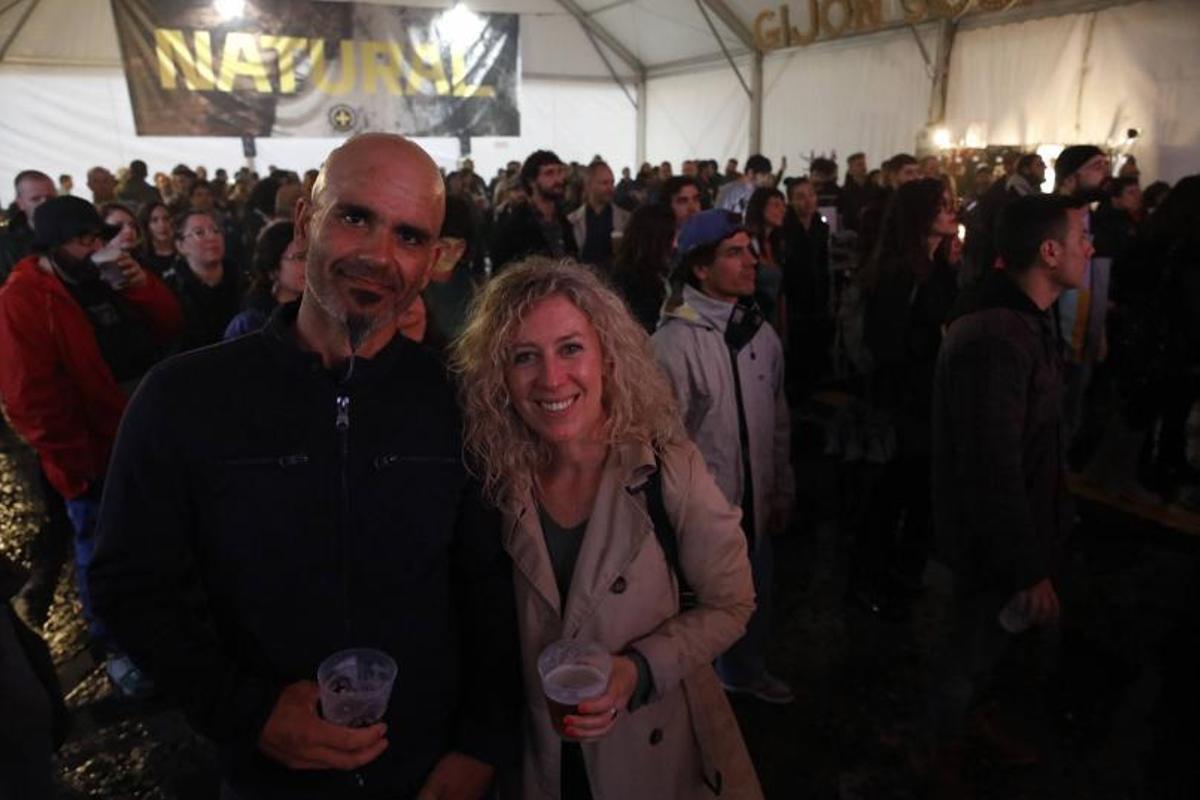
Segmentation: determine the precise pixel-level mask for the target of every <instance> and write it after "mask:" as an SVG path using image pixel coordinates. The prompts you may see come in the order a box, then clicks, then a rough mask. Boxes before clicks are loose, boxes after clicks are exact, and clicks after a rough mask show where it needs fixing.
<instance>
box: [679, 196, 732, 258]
mask: <svg viewBox="0 0 1200 800" xmlns="http://www.w3.org/2000/svg"><path fill="white" fill-rule="evenodd" d="M745 229H746V228H745V226H744V225H743V224H742V217H741V215H739V214H737V213H736V212H733V211H728V210H726V209H723V208H710V209H709V210H708V211H701V212H700V213H699V214H694V215H693V216H691V217H689V218H688V221H687V222H685V223H683V229H682V230H680V231H679V238H678V239H677V240H676V242H675V249H676V253H677V255H678V256H679V257H680V258H683V257H684V256H686V255H687V254H688V253H690V252H691V251H693V250H695V249H696V248H697V247H704V246H705V245H710V244H717V243H718V242H723V241H725V240H726V239H728V238H729V237H730V236H733V235H734V234H735V233H738V232H739V231H744V230H745Z"/></svg>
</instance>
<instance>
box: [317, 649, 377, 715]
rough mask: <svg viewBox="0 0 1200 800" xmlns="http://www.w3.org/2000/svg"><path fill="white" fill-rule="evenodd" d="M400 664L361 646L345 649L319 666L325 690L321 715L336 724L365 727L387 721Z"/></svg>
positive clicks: (319, 677)
mask: <svg viewBox="0 0 1200 800" xmlns="http://www.w3.org/2000/svg"><path fill="white" fill-rule="evenodd" d="M395 681H396V661H395V660H394V659H393V658H392V657H391V656H389V655H388V654H387V653H384V652H382V651H379V650H372V649H370V648H368V647H357V648H354V649H351V650H341V651H339V652H337V653H334V654H333V655H331V656H329V658H327V659H325V660H324V661H322V662H321V666H319V667H317V684H318V686H320V689H321V716H323V717H324V718H325V720H326V721H327V722H331V723H333V724H334V725H343V726H345V727H347V728H365V727H367V726H368V725H374V724H375V723H376V722H378V721H379V720H381V719H383V714H384V712H385V711H387V707H388V700H389V699H390V698H391V696H392V684H393V683H395Z"/></svg>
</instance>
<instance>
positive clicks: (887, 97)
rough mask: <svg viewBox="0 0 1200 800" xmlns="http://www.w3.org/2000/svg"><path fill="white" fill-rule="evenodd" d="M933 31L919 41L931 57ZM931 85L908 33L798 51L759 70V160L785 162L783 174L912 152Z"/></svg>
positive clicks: (925, 28)
mask: <svg viewBox="0 0 1200 800" xmlns="http://www.w3.org/2000/svg"><path fill="white" fill-rule="evenodd" d="M936 30H937V29H936V27H934V26H923V27H922V28H920V29H919V33H918V35H920V36H921V37H922V40H923V41H924V42H925V47H926V49H927V50H928V51H929V53H930V54H931V57H932V54H934V53H936V52H937V44H936ZM931 83H932V81H931V80H930V77H929V74H928V72H927V71H926V67H925V60H924V58H922V56H921V50H920V48H919V47H918V46H917V43H916V41H914V40H913V37H912V34H911V33H910V32H909V31H907V30H902V31H892V32H888V33H881V34H876V35H873V36H866V37H859V38H856V39H848V40H844V41H838V42H830V43H828V44H817V45H811V46H809V47H801V48H797V49H794V50H791V51H788V52H787V53H785V54H783V55H780V56H776V57H773V58H768V59H767V61H766V63H765V64H764V66H763V85H764V100H763V107H764V109H765V110H764V113H763V152H764V153H766V154H767V155H769V156H770V157H771V158H773V159H774V158H778V156H779V155H782V154H787V156H788V163H789V165H790V168H789V173H791V174H797V173H799V172H807V159H808V158H809V157H810V155H811V154H816V155H823V154H824V155H829V154H830V153H831V152H832V151H836V152H837V156H838V159H839V161H844V160H845V158H846V156H847V155H849V154H850V153H853V152H855V151H862V152H864V153H866V154H867V160H868V163H871V164H875V163H878V162H880V161H882V160H883V159H885V158H889V157H891V156H892V155H894V154H895V153H898V152H912V151H913V149H914V148H915V146H916V142H917V135H918V133H919V132H920V130H921V129H922V128H923V127H924V126H925V121H926V118H927V115H928V112H929V92H930V87H931Z"/></svg>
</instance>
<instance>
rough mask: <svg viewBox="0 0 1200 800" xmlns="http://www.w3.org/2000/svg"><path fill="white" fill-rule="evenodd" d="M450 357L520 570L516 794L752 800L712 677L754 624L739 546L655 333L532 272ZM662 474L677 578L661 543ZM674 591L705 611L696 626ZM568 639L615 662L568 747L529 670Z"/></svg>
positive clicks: (497, 291)
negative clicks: (653, 506) (654, 507)
mask: <svg viewBox="0 0 1200 800" xmlns="http://www.w3.org/2000/svg"><path fill="white" fill-rule="evenodd" d="M454 360H455V366H456V369H457V371H458V372H459V373H460V378H461V381H462V386H463V390H462V392H463V401H464V408H465V413H466V425H467V429H466V444H467V448H468V451H469V453H470V456H471V457H472V458H473V460H474V463H475V464H476V465H477V469H478V470H479V472H480V473H481V478H482V479H483V481H484V485H485V487H486V491H487V493H488V494H489V496H490V497H491V499H492V500H494V501H495V502H496V503H497V504H498V505H499V506H500V508H501V509H502V510H503V512H504V514H505V521H504V528H503V531H504V533H503V535H504V546H505V548H506V549H507V550H508V552H509V554H510V555H511V556H512V559H513V563H514V577H515V587H516V589H515V590H516V599H517V612H518V618H519V624H520V636H521V652H522V661H523V673H524V681H525V689H526V693H527V698H528V700H527V710H526V719H525V733H526V741H525V749H524V752H525V755H524V762H523V765H522V770H521V774H520V775H519V776H514V778H513V779H512V781H511V782H513V783H515V786H512V787H507V788H509V789H510V790H512V791H513V794H514V795H515V796H517V797H522V798H526V799H527V800H534V799H535V798H536V800H552V799H553V798H562V800H577V799H578V798H585V799H586V798H596V799H597V800H604V799H605V798H625V797H669V798H709V797H713V796H715V793H716V792H717V791H719V792H720V796H721V797H722V798H727V797H754V798H757V797H761V791H760V789H759V785H758V780H757V778H756V776H755V774H754V769H753V766H752V765H751V764H750V761H749V758H748V756H747V754H746V750H745V746H744V744H743V742H742V739H741V735H740V733H739V731H738V727H737V721H736V720H735V718H734V716H733V712H732V710H731V709H730V707H729V704H728V701H727V700H726V698H725V695H724V693H723V692H722V691H721V689H720V686H719V684H718V682H717V679H716V675H715V674H714V672H713V670H712V667H711V666H710V664H711V662H712V660H713V659H714V658H715V657H716V656H717V655H719V654H720V653H721V652H723V651H724V650H725V649H727V648H728V647H729V646H730V645H731V644H733V642H735V641H736V640H737V639H738V638H739V637H740V636H741V635H742V632H743V630H744V628H745V624H746V621H747V619H748V618H749V617H750V614H751V613H752V611H753V609H754V593H753V585H752V582H751V577H750V568H749V563H748V561H747V558H746V540H745V537H744V536H743V534H742V531H741V529H740V527H739V512H738V511H737V510H736V509H735V508H733V507H732V506H730V504H729V503H728V502H727V501H726V500H725V499H724V497H723V495H722V494H721V492H720V490H719V489H718V488H717V487H716V485H715V484H714V482H713V480H712V477H711V476H710V475H709V472H708V469H707V467H706V466H705V463H704V459H703V458H702V457H701V456H700V454H699V452H698V451H697V450H696V448H695V447H694V446H693V445H692V444H691V442H690V441H689V440H688V439H687V437H686V436H685V434H684V433H683V430H682V427H681V425H680V422H679V419H678V411H677V408H676V405H675V400H674V395H673V394H672V391H671V388H670V386H669V385H668V384H667V381H666V379H665V378H664V377H663V376H662V374H661V373H660V372H659V368H658V366H657V364H656V362H655V360H654V357H653V355H652V354H651V351H650V349H649V343H648V339H647V337H646V334H645V332H644V331H643V330H642V328H641V327H640V326H639V325H638V323H637V322H635V321H634V320H633V318H632V317H631V316H630V314H629V312H628V311H627V309H626V307H625V305H624V303H623V302H622V301H621V299H620V298H619V297H618V296H617V295H615V294H614V293H613V292H612V291H611V290H609V289H607V288H606V287H605V286H604V285H603V284H602V283H601V281H600V280H599V279H598V278H597V277H596V276H595V275H593V274H592V273H591V272H589V271H587V270H586V269H584V268H582V267H580V266H578V265H574V264H571V263H556V262H552V261H549V260H546V259H529V260H526V261H523V262H520V263H519V264H516V265H513V266H511V267H509V268H508V269H506V270H505V271H504V273H503V274H502V275H500V276H498V277H497V278H495V279H494V280H493V281H492V282H491V283H489V284H488V285H487V286H486V287H485V289H484V290H483V292H482V293H481V294H480V296H479V297H478V298H477V300H476V302H475V305H474V307H473V314H472V316H471V319H470V321H469V323H468V325H467V327H466V329H465V330H464V332H463V334H462V336H461V337H460V338H459V340H458V342H457V343H456V345H455V350H454ZM652 474H656V478H655V481H654V483H655V485H657V486H658V487H661V488H660V490H656V491H655V492H654V494H655V496H658V497H661V498H662V505H661V506H660V507H665V511H666V517H667V519H668V524H669V527H670V528H671V531H670V535H671V536H673V537H674V538H673V541H674V542H675V543H676V544H677V548H678V562H677V563H678V566H679V572H681V573H682V575H677V574H675V573H674V571H673V569H672V567H671V565H670V562H669V561H668V559H667V556H666V555H665V553H664V550H663V548H662V547H661V546H660V544H659V540H658V539H657V538H656V528H655V525H654V523H653V522H652V521H651V511H650V507H649V506H648V496H649V495H650V490H649V489H648V487H649V486H650V485H651V484H650V483H649V482H648V479H650V478H651V476H652ZM661 527H663V526H661V525H660V528H661ZM680 578H682V579H684V580H686V582H687V583H688V584H690V586H691V588H692V590H693V591H694V592H695V595H696V603H695V605H694V606H689V608H688V609H687V610H681V608H680V600H679V582H678V581H679V579H680ZM563 638H572V639H580V640H585V641H590V642H595V643H598V644H600V645H602V646H603V647H604V648H605V649H607V650H608V651H609V652H610V653H612V654H613V665H612V673H611V678H610V680H609V684H608V688H607V691H606V692H605V693H604V694H603V695H601V696H599V697H597V698H596V699H594V700H592V701H589V702H584V703H580V704H579V706H578V711H577V712H576V713H574V714H568V715H567V716H566V718H565V720H564V728H565V731H564V733H565V738H563V739H560V738H559V737H558V736H557V735H556V733H555V732H554V729H553V727H552V726H551V721H550V714H549V711H548V709H547V705H546V700H545V697H544V696H543V694H542V690H541V683H540V680H539V677H538V673H537V668H536V664H537V657H538V654H539V653H540V652H541V651H542V649H543V648H545V647H546V646H547V645H548V644H550V643H552V642H554V641H556V640H558V639H563ZM506 796H508V794H507V793H506Z"/></svg>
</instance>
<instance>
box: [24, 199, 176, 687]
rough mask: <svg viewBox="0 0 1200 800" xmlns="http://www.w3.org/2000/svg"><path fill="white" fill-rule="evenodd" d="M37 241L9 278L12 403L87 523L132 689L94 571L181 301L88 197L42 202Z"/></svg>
mask: <svg viewBox="0 0 1200 800" xmlns="http://www.w3.org/2000/svg"><path fill="white" fill-rule="evenodd" d="M34 230H35V240H34V252H33V254H31V255H29V256H27V257H25V258H24V259H22V260H21V261H19V262H17V264H16V266H15V267H14V269H13V272H12V275H11V276H10V277H9V279H8V281H7V282H6V283H5V284H4V287H3V288H2V289H0V403H2V404H3V408H4V413H5V415H6V416H7V417H8V420H9V423H10V424H11V426H12V428H13V430H14V431H16V432H17V434H18V435H20V436H21V438H22V439H24V440H25V441H26V442H27V443H28V444H29V445H30V446H31V447H32V448H33V449H34V450H35V451H36V452H37V454H38V458H39V460H40V461H41V464H42V468H43V470H44V471H45V473H46V476H47V478H48V479H49V481H50V483H51V485H52V486H53V487H54V489H55V490H56V491H57V492H58V493H59V494H61V495H62V497H63V499H64V500H65V501H66V504H67V513H68V515H69V516H70V518H71V524H72V526H73V528H74V531H75V563H76V581H77V585H78V590H79V595H80V600H81V602H82V604H83V610H84V616H85V618H86V619H87V621H88V628H89V632H90V634H91V638H92V645H93V648H94V649H96V650H98V651H99V652H104V651H107V652H108V653H109V654H110V658H109V664H108V671H109V675H110V677H112V678H113V680H114V681H115V682H116V684H117V686H118V688H120V689H121V690H122V691H123V692H126V693H127V694H137V693H139V691H140V689H141V686H142V685H141V684H140V676H139V673H138V671H137V669H136V667H134V666H133V665H132V663H131V662H129V661H128V659H127V658H125V657H124V656H122V655H121V654H120V653H119V652H118V651H117V650H116V648H115V647H114V646H113V643H112V642H110V641H108V639H107V636H106V633H105V630H104V626H103V624H102V623H101V622H100V621H99V620H97V619H96V618H95V616H94V615H93V614H92V609H91V602H90V597H89V592H88V590H87V571H88V564H89V562H90V560H91V553H92V547H93V532H94V528H95V521H96V515H97V512H98V510H99V505H100V492H101V487H102V484H103V481H104V472H105V468H106V466H107V464H108V459H109V455H110V453H111V451H112V446H113V441H114V440H115V438H116V433H117V425H118V423H119V422H120V420H121V414H122V412H123V411H124V410H125V403H126V401H127V400H128V398H129V395H130V394H131V393H132V391H133V389H134V388H135V387H136V386H137V382H138V381H139V380H140V378H141V376H142V375H143V374H145V372H146V371H147V370H148V369H149V368H150V367H151V366H152V365H153V364H154V362H155V361H157V360H158V358H159V357H160V356H161V353H162V350H161V345H162V344H164V343H165V342H167V341H168V340H170V339H171V338H173V337H175V336H177V335H178V334H179V333H180V331H181V329H182V316H181V313H180V309H179V303H178V301H177V300H176V299H175V297H174V295H173V294H172V293H171V291H170V289H168V288H167V287H166V285H165V284H163V282H162V281H161V280H159V279H158V278H157V277H156V276H155V275H153V274H151V273H149V272H147V271H146V270H144V269H142V267H141V266H140V265H139V264H138V263H137V262H136V261H134V260H133V258H132V257H130V256H129V255H128V254H127V253H124V252H122V251H120V249H119V248H116V247H108V246H106V242H107V240H109V239H111V238H112V236H113V234H115V233H116V230H115V229H114V228H111V227H109V226H106V225H105V224H104V223H103V221H102V220H101V218H100V215H99V213H98V212H97V211H96V209H95V208H94V207H93V206H92V204H91V203H88V202H87V201H85V200H82V199H80V198H77V197H67V196H64V197H57V198H54V199H52V200H47V201H46V202H45V203H43V204H42V205H41V206H39V207H38V208H37V210H36V211H35V212H34Z"/></svg>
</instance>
